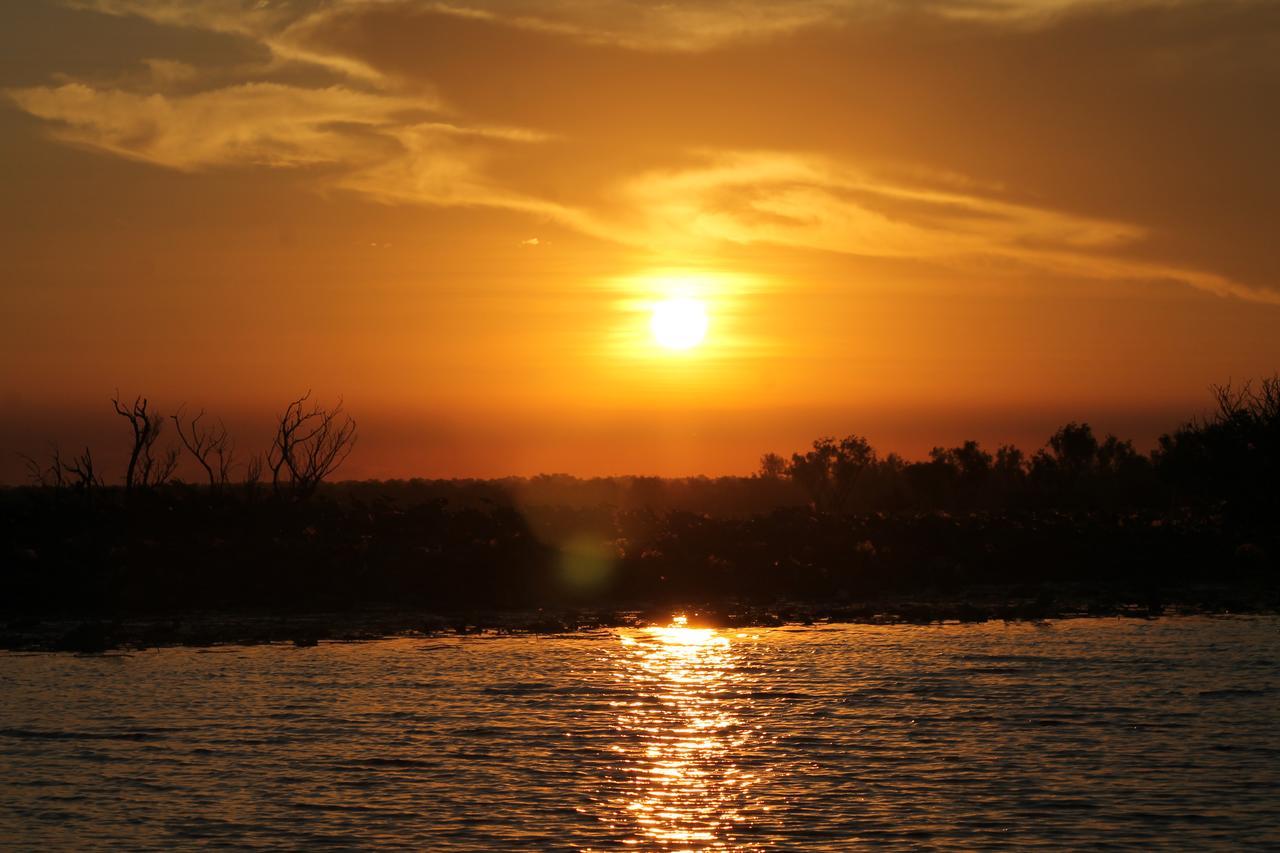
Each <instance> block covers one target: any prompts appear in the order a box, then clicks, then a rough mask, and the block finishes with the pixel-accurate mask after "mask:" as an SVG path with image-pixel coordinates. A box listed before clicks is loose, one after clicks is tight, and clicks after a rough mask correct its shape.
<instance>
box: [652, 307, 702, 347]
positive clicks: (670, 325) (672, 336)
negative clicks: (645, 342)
mask: <svg viewBox="0 0 1280 853" xmlns="http://www.w3.org/2000/svg"><path fill="white" fill-rule="evenodd" d="M649 328H650V330H652V331H653V339H654V340H655V341H657V342H658V345H659V346H662V347H666V348H667V349H671V350H686V349H692V348H693V347H696V346H697V345H698V344H700V343H702V339H703V338H705V337H706V336H707V306H706V304H705V303H703V302H701V301H699V300H697V299H690V298H689V297H687V296H678V297H674V298H672V299H664V300H663V301H661V302H658V303H656V304H655V305H654V306H653V316H652V317H650V318H649Z"/></svg>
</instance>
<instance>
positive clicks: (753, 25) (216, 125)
mask: <svg viewBox="0 0 1280 853" xmlns="http://www.w3.org/2000/svg"><path fill="white" fill-rule="evenodd" d="M69 2H70V4H71V5H74V6H76V7H78V8H83V9H91V10H93V11H96V12H99V13H104V14H110V15H116V16H133V17H138V18H145V19H146V20H148V21H151V22H154V23H158V24H162V25H165V26H173V27H184V28H192V29H199V30H207V31H209V32H216V33H222V34H230V35H234V36H237V37H240V38H244V39H248V40H251V41H252V42H254V43H255V44H258V45H261V46H262V47H263V48H265V50H266V51H267V52H268V55H269V56H270V57H271V60H270V62H271V63H272V64H273V65H276V66H279V65H293V66H306V67H312V68H319V69H324V70H325V72H326V74H324V75H320V77H323V78H324V79H319V78H317V79H315V80H313V81H311V82H307V80H308V79H310V78H307V77H306V76H305V75H303V76H302V77H301V78H291V79H290V80H289V81H288V82H281V81H280V80H278V79H270V78H269V77H264V73H263V72H264V70H263V69H261V68H258V69H253V68H241V67H228V68H224V69H220V70H219V73H218V74H214V75H211V76H204V75H202V73H201V72H198V71H197V69H195V68H194V67H192V66H188V65H186V64H185V63H183V62H181V61H179V60H177V59H172V58H165V59H155V58H150V57H139V58H138V62H139V63H145V65H146V67H147V69H148V74H147V75H145V76H143V77H141V78H135V79H133V80H131V81H125V82H121V81H120V80H116V81H114V82H112V81H105V82H104V81H103V80H92V79H72V80H64V81H63V82H59V83H57V84H54V85H46V86H33V87H25V88H20V89H11V90H9V91H8V92H7V94H8V97H9V98H10V100H11V101H12V102H13V103H15V104H16V105H17V106H18V107H20V108H21V109H22V110H24V111H25V112H27V113H29V114H30V115H33V116H36V117H37V118H40V119H42V120H45V121H46V122H48V123H49V128H50V133H51V134H52V135H53V136H54V137H55V138H57V139H59V140H61V141H63V142H66V143H69V144H74V145H80V146H85V147H91V148H95V149H99V150H102V151H107V152H110V153H112V154H115V155H118V156H121V157H126V158H129V159H132V160H138V161H143V162H148V163H153V164H155V165H157V166H162V167H166V168H172V169H178V170H183V171H195V170H203V169H213V168H220V167H247V166H256V167H265V168H298V167H309V166H324V167H327V168H325V169H323V170H320V173H318V176H317V177H316V178H315V180H317V181H318V182H319V183H318V184H317V187H318V188H322V189H331V188H335V187H336V188H339V189H342V190H346V191H350V192H354V193H357V194H360V195H363V196H365V197H368V198H371V199H375V200H377V201H380V202H384V203H396V204H422V205H437V206H489V207H496V208H502V209H507V210H516V211H523V212H526V213H528V214H530V215H532V216H535V217H538V218H540V219H550V220H553V221H556V222H559V223H560V224H562V225H564V226H567V227H569V228H571V229H576V230H578V231H581V232H583V233H586V234H589V235H592V236H594V237H597V238H601V239H604V240H609V241H613V242H617V243H621V244H626V245H630V246H637V247H644V248H646V249H659V250H661V251H662V252H664V253H666V254H678V253H686V254H690V255H696V254H698V253H701V252H704V251H707V250H709V249H713V248H714V247H715V246H716V245H720V244H726V243H728V244H739V245H749V244H757V243H759V244H770V245H782V246H789V247H797V248H807V249H814V250H820V251H825V252H840V253H847V254H853V255H867V256H875V257H886V258H911V259H923V260H929V261H934V262H938V263H942V264H951V265H959V266H964V265H971V264H980V265H982V266H983V268H984V269H986V268H990V265H991V262H992V260H993V259H994V260H997V261H1001V262H1006V263H1008V264H1012V265H1017V266H1020V267H1031V268H1039V269H1044V270H1051V271H1054V272H1059V273H1068V274H1071V275H1080V276H1091V277H1099V278H1142V279H1169V280H1176V281H1181V282H1184V283H1186V284H1189V285H1192V286H1194V287H1198V288H1201V289H1204V290H1209V291H1212V292H1215V293H1221V294H1230V295H1235V296H1240V297H1243V298H1248V299H1260V300H1266V301H1275V299H1276V297H1275V296H1274V294H1273V292H1272V291H1270V290H1267V289H1261V288H1258V287H1249V286H1245V285H1244V284H1241V283H1239V282H1236V281H1234V280H1232V279H1231V278H1230V277H1229V276H1227V275H1221V274H1218V273H1215V272H1212V271H1206V270H1203V269H1198V268H1195V267H1194V266H1192V265H1187V264H1180V263H1176V262H1174V261H1168V262H1161V261H1157V260H1152V259H1150V258H1146V259H1143V260H1136V259H1135V257H1136V254H1135V252H1134V251H1133V250H1134V249H1135V248H1136V247H1140V246H1141V245H1142V244H1143V243H1144V241H1146V240H1148V238H1150V237H1151V235H1152V229H1151V226H1150V225H1145V224H1142V223H1141V222H1138V221H1134V220H1132V219H1130V218H1128V217H1126V216H1123V215H1117V216H1110V217H1109V216H1100V215H1085V214H1082V213H1079V212H1071V206H1070V205H1067V204H1056V205H1055V203H1054V202H1053V200H1052V199H1051V198H1037V197H1036V196H1035V194H1033V193H1022V194H1021V196H1018V195H1015V194H1011V193H1010V192H1008V191H1006V190H1005V189H1004V188H1002V187H1000V186H998V185H992V184H990V183H984V182H983V181H981V180H976V179H971V178H969V177H966V176H965V175H964V173H963V170H956V169H954V168H953V167H948V166H947V165H946V164H945V163H944V164H940V163H937V162H933V163H928V162H920V161H912V160H910V159H904V160H902V161H900V162H897V163H893V164H892V166H893V167H894V168H893V171H892V172H890V171H887V170H886V169H884V168H877V169H872V168H868V167H867V166H865V164H863V163H862V162H861V161H860V160H859V158H858V156H857V155H856V154H854V153H852V152H848V153H842V152H840V151H833V150H830V149H828V150H825V151H821V152H819V151H817V150H816V149H809V150H806V149H804V148H803V147H801V146H799V145H797V147H796V149H795V150H790V151H780V150H777V149H776V147H772V148H771V147H769V146H756V145H750V144H745V145H736V146H735V145H733V144H726V143H724V141H723V140H722V141H720V142H719V143H718V144H714V145H705V146H702V147H701V148H698V149H695V150H693V151H689V150H687V148H686V147H684V146H679V145H672V146H671V148H670V150H668V151H666V152H662V153H659V154H653V153H650V154H649V156H648V161H647V162H646V163H645V164H643V165H641V164H639V163H637V164H635V165H631V166H626V165H624V166H620V167H618V168H617V169H614V170H613V171H611V172H610V173H609V175H608V176H607V177H604V178H601V177H599V176H598V175H597V176H596V177H595V178H594V179H593V180H594V181H595V184H594V185H593V186H592V187H591V192H577V193H568V194H562V193H558V192H556V191H555V184H556V183H557V182H570V181H576V180H578V177H577V175H575V174H572V173H571V169H569V170H566V167H565V166H564V155H563V152H564V151H565V150H568V151H580V152H581V154H582V155H583V157H584V158H589V157H590V156H591V155H592V153H593V152H591V151H590V150H589V148H588V147H587V146H588V145H589V144H590V143H589V142H587V141H584V140H580V139H573V138H564V137H562V136H560V135H558V134H557V133H551V132H548V131H546V130H543V129H541V128H539V127H537V126H517V124H518V123H510V124H508V123H501V122H494V121H492V120H489V119H487V118H484V117H481V116H478V115H474V114H469V113H468V111H467V110H466V109H465V107H464V106H463V105H459V104H456V103H451V102H450V101H449V100H448V97H449V93H448V91H447V84H448V83H449V81H447V80H439V81H435V80H423V79H415V80H413V81H412V82H410V81H408V80H404V79H401V78H400V77H398V76H397V75H396V74H394V73H391V72H390V71H386V70H383V69H380V68H379V67H378V62H377V61H376V56H371V55H368V54H367V53H365V54H360V53H358V52H352V51H349V50H344V49H343V48H341V47H338V46H335V41H334V40H333V39H326V38H321V37H319V36H318V34H319V33H321V31H330V30H332V28H333V27H334V26H336V25H338V24H342V23H343V22H344V21H345V22H346V24H347V25H350V28H352V29H355V30H358V29H359V26H358V24H352V23H351V20H355V19H356V18H358V16H359V15H361V14H364V13H369V12H379V13H385V12H388V11H392V12H398V13H403V14H405V15H422V14H424V13H427V14H431V15H436V16H444V17H446V18H460V17H461V18H470V19H474V20H477V21H481V22H487V24H492V25H493V26H495V27H503V28H506V29H507V30H517V31H519V30H524V31H537V32H539V33H542V34H544V35H545V34H548V33H550V34H554V35H555V36H557V37H563V38H564V39H566V40H572V41H576V42H585V43H590V44H597V45H609V46H612V47H613V48H615V49H618V50H622V51H676V52H689V51H715V50H717V49H719V48H721V47H723V46H724V45H726V44H729V43H731V42H738V41H751V40H760V39H765V38H770V37H775V36H785V35H786V34H788V33H794V32H798V31H800V30H803V29H805V28H809V27H816V26H819V25H822V24H834V23H838V22H842V21H844V22H847V21H849V20H851V19H854V18H857V17H859V16H861V17H866V16H873V17H874V16H885V15H892V14H895V12H894V11H893V9H894V8H895V7H893V6H891V5H889V4H886V3H884V2H880V1H879V0H862V2H857V0H849V2H833V1H828V0H807V1H806V2H801V3H796V4H776V3H764V2H743V0H716V1H715V2H704V3H692V4H679V5H676V4H658V5H655V4H650V3H643V2H631V0H604V2H602V3H582V2H576V1H575V0H560V1H559V2H551V3H544V2H533V0H505V2H495V0H470V2H447V3H407V2H404V0H327V2H321V0H69ZM909 5H910V6H911V8H912V9H913V10H914V12H917V13H920V14H931V15H934V18H935V21H936V20H939V19H954V18H963V19H964V20H965V22H966V23H965V24H964V26H966V27H968V26H973V25H974V24H973V21H974V20H986V21H1000V22H1008V21H1017V22H1020V23H1023V24H1031V25H1040V24H1045V22H1046V21H1048V20H1050V19H1051V18H1052V17H1053V16H1054V15H1058V14H1063V13H1064V10H1068V9H1071V8H1075V7H1078V6H1082V5H1084V4H1082V3H1077V2H1074V0H1051V2H1038V0H1037V2H1032V0H1005V1H1004V2H987V1H986V0H981V2H978V0H952V2H936V1H935V2H930V0H921V1H920V2H918V3H913V4H909ZM898 8H901V7H900V6H899V7H898ZM437 20H438V18H437ZM836 29H838V27H837V28H836ZM341 43H342V42H341V41H338V42H336V44H341ZM792 56H793V57H794V54H792ZM502 61H504V59H503V58H502V57H496V56H487V55H477V56H476V59H475V62H476V63H477V71H478V72H480V71H482V70H483V69H482V66H483V65H484V64H485V63H495V62H502ZM656 61H661V59H658V60H656ZM628 67H632V66H628ZM836 67H837V68H838V67H840V66H836ZM237 75H238V78H237ZM334 75H337V76H336V77H335V76H334ZM335 79H336V80H338V81H340V82H338V83H335V82H334V80H335ZM433 84H439V86H440V87H441V88H440V91H443V92H444V94H443V95H440V94H436V89H435V88H434V87H433ZM499 84H500V80H499V82H498V83H495V85H499ZM202 85H203V86H204V88H201V87H202ZM639 94H641V95H645V94H647V93H643V92H641V93H639ZM749 94H750V93H744V98H746V99H748V100H749ZM570 97H572V93H560V92H551V93H548V94H547V98H548V99H549V100H557V99H559V100H563V99H565V98H570ZM619 97H624V95H623V94H622V93H620V94H619ZM530 114H531V115H534V116H535V119H534V120H533V121H532V122H531V124H536V110H535V111H533V113H530ZM976 120H977V119H975V121H976ZM814 121H815V122H817V123H819V124H820V123H821V117H820V116H817V117H814ZM548 143H554V145H550V144H548ZM575 146H577V147H575ZM553 147H554V148H558V149H559V151H560V157H561V159H560V160H559V161H556V163H554V164H553V162H552V160H551V159H550V155H548V159H546V160H545V161H544V160H543V159H540V152H542V151H543V150H544V149H551V148H553ZM922 150H923V149H922ZM933 150H936V146H934V147H933ZM513 151H518V152H520V155H519V156H520V157H521V158H522V159H521V162H522V163H523V164H524V165H525V166H526V169H525V173H526V174H527V173H528V172H530V171H533V172H539V171H541V170H543V169H544V168H545V170H546V176H545V178H544V179H543V180H541V181H534V182H531V181H528V180H522V179H521V177H520V176H515V177H513V174H512V170H511V169H510V167H509V166H510V164H509V163H505V158H507V157H508V155H509V154H510V153H511V152H513ZM544 163H545V166H544ZM655 163H665V164H666V165H661V166H655ZM503 165H505V166H506V168H505V169H504V168H500V166H503ZM878 165H879V166H883V165H884V164H883V163H881V164H878ZM913 174H914V175H919V176H927V178H924V177H922V178H921V179H919V180H913V179H911V177H910V176H911V175H913ZM887 175H892V177H887ZM940 175H941V176H943V177H939V176H940ZM904 176H906V177H904ZM567 197H568V198H571V199H572V200H566V198H567ZM1014 198H1017V199H1018V200H1016V201H1014V200H1011V199H1014Z"/></svg>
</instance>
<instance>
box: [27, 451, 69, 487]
mask: <svg viewBox="0 0 1280 853" xmlns="http://www.w3.org/2000/svg"><path fill="white" fill-rule="evenodd" d="M18 456H19V457H20V458H21V459H22V461H23V462H24V463H25V464H26V466H27V479H28V480H30V481H31V484H32V485H33V486H40V487H42V488H44V487H53V488H54V489H61V488H62V487H63V486H65V485H66V466H65V465H63V463H62V451H61V450H60V449H59V448H58V445H57V442H51V443H50V444H49V464H48V465H47V466H46V465H45V464H44V463H42V462H41V461H40V460H38V459H36V458H35V457H34V456H28V455H27V454H25V453H19V454H18Z"/></svg>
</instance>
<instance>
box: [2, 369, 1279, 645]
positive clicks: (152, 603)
mask: <svg viewBox="0 0 1280 853" xmlns="http://www.w3.org/2000/svg"><path fill="white" fill-rule="evenodd" d="M1214 394H1215V400H1216V403H1217V410H1216V411H1215V412H1214V414H1213V415H1211V416H1209V417H1207V418H1204V419H1201V420H1196V421H1190V422H1187V423H1185V424H1183V425H1182V426H1180V427H1179V428H1177V429H1176V430H1174V431H1173V432H1171V433H1169V434H1167V435H1165V436H1162V437H1161V439H1160V441H1159V444H1158V446H1157V447H1156V448H1155V449H1154V450H1153V451H1152V452H1151V453H1142V452H1140V451H1138V450H1137V449H1135V448H1134V446H1133V445H1132V443H1131V442H1129V441H1122V440H1120V439H1118V438H1116V437H1115V436H1111V435H1106V436H1102V437H1098V436H1097V435H1096V434H1095V433H1094V432H1093V430H1092V429H1091V427H1090V426H1089V425H1088V424H1085V423H1071V424H1067V425H1065V426H1063V427H1062V428H1061V429H1059V430H1057V431H1056V432H1055V433H1054V434H1053V435H1051V436H1049V437H1048V439H1047V441H1046V443H1045V445H1044V446H1043V447H1042V448H1040V449H1038V450H1037V451H1036V452H1034V453H1032V454H1030V455H1026V454H1024V453H1023V452H1022V451H1021V450H1019V449H1018V448H1016V447H1009V446H1005V447H999V448H996V449H995V451H994V453H993V452H990V451H987V450H985V449H983V448H982V447H981V446H979V445H978V444H977V443H976V442H972V441H966V442H964V443H962V444H959V445H957V446H954V447H949V448H946V447H938V448H935V449H934V450H933V451H932V452H931V453H930V454H929V457H928V458H927V459H925V460H921V461H907V460H904V459H902V458H900V457H898V456H896V455H894V454H889V455H886V456H883V457H881V456H880V455H878V454H877V453H876V451H875V450H874V448H872V447H871V445H870V444H869V442H867V441H866V440H865V439H864V438H862V437H859V436H857V435H850V436H847V437H845V438H843V439H839V440H837V439H833V438H820V439H818V440H817V441H815V442H814V443H813V445H812V447H811V448H809V449H807V450H805V451H803V452H796V453H793V454H792V455H791V456H790V458H789V459H786V458H784V457H783V456H781V455H779V454H766V455H765V456H764V457H762V460H761V467H760V471H759V473H758V474H757V475H756V476H752V477H723V478H716V479H711V478H702V477H699V478H685V479H665V480H664V479H658V478H650V477H622V478H596V479H586V480H584V479H577V478H574V477H569V476H566V475H548V476H541V477H534V478H509V479H505V480H489V481H438V480H437V481H431V480H408V481H390V482H348V483H338V484H333V483H326V482H325V479H326V478H327V477H328V476H330V475H331V474H332V473H333V472H334V471H335V470H336V468H337V466H338V465H340V464H341V462H342V461H343V460H344V459H345V458H346V456H347V454H348V453H349V452H350V450H351V446H352V444H353V443H354V441H355V437H356V433H355V422H354V420H352V419H350V418H349V417H347V416H346V415H345V414H344V413H343V411H342V407H341V405H339V406H337V407H335V408H333V409H325V408H323V407H320V406H317V405H315V404H312V403H310V402H309V396H303V397H301V398H299V399H298V400H295V401H293V402H292V403H290V404H289V405H288V406H287V407H286V408H285V410H284V411H283V412H282V414H281V415H280V417H279V418H278V420H277V431H276V434H275V436H274V438H273V439H272V440H271V444H270V448H269V450H268V451H267V453H266V454H265V455H264V456H261V457H254V456H250V457H249V462H248V464H247V465H245V466H244V469H243V476H242V478H241V481H240V482H239V483H233V482H232V479H233V478H232V476H231V471H232V470H233V467H232V466H233V460H234V455H233V449H232V445H231V441H230V437H229V436H228V435H227V432H226V430H225V428H222V427H221V426H220V425H219V426H217V427H210V426H206V425H204V424H203V422H202V418H203V416H204V413H203V412H201V413H200V414H199V415H197V416H195V417H194V418H191V419H187V418H186V417H185V415H184V414H183V413H182V411H181V410H180V411H179V413H178V414H177V415H175V416H173V417H172V420H173V421H174V423H175V427H176V431H177V433H178V437H179V441H180V446H181V447H182V448H184V449H185V450H186V451H187V452H188V453H189V454H190V455H191V456H192V457H193V458H194V460H195V462H196V463H197V464H198V467H199V469H200V470H201V471H202V472H203V475H204V477H203V478H204V479H206V480H207V481H208V482H207V484H201V485H193V484H185V483H182V482H179V481H175V480H173V479H172V473H173V469H172V467H171V465H170V463H169V461H168V459H169V455H168V451H163V450H159V449H157V448H156V443H157V436H158V435H159V424H160V423H161V419H160V416H159V415H157V414H156V413H155V412H154V411H153V410H152V409H151V407H150V406H149V405H148V403H147V401H146V399H145V398H141V397H139V398H137V399H136V400H135V401H134V403H133V404H131V405H127V406H126V405H123V404H121V403H120V402H119V401H118V400H116V401H114V405H115V406H116V408H117V411H119V412H120V413H121V415H122V417H124V418H126V419H127V420H128V422H129V425H130V428H131V429H130V433H131V442H132V443H131V448H132V453H131V455H130V461H129V467H128V470H127V471H126V472H125V475H124V477H123V481H122V483H121V485H120V486H107V485H104V483H103V478H102V474H101V472H100V471H98V470H97V469H95V467H94V465H93V461H92V456H91V454H90V452H89V450H88V449H86V450H85V451H84V453H83V454H81V455H79V456H77V457H76V458H75V459H73V460H71V461H67V460H66V459H64V458H63V457H62V455H61V454H60V453H59V451H58V449H57V448H56V446H54V447H52V448H51V450H50V452H49V458H48V460H47V461H45V462H40V461H37V460H35V459H29V460H28V467H29V471H30V474H31V477H32V483H33V485H32V486H30V487H20V488H10V489H5V490H3V491H0V549H2V550H0V555H3V560H4V563H3V575H2V576H0V600H2V601H3V606H2V612H3V613H4V615H5V616H6V618H8V619H9V622H10V625H11V626H12V624H14V623H15V620H16V621H17V622H22V621H23V620H27V621H30V620H32V619H41V618H49V617H53V616H71V617H75V618H91V617H92V618H107V617H119V616H121V615H128V614H171V615H172V614H181V613H190V612H194V611H220V612H248V611H252V610H255V609H256V610H266V611H269V612H284V611H291V612H317V611H322V610H323V611H331V610H351V609H352V608H362V607H369V606H384V607H387V606H394V607H400V608H416V609H420V610H425V611H431V612H437V613H443V612H461V611H466V610H468V609H476V608H500V609H501V608H506V609H517V608H522V609H533V608H558V607H581V606H591V607H609V608H621V607H635V606H649V605H666V604H675V603H682V602H683V603H702V604H704V605H706V604H708V603H711V605H710V606H715V607H720V608H722V609H723V608H727V607H731V606H743V607H748V606H754V607H760V606H766V605H768V603H769V602H778V601H787V600H790V601H807V602H811V603H814V602H816V603H819V604H821V605H822V606H823V607H827V608H832V607H835V608H843V609H842V610H841V612H846V613H852V612H855V611H856V612H863V611H862V610H858V609H857V608H858V606H860V605H857V604H856V603H857V602H867V601H871V600H876V599H883V597H885V596H897V597H898V598H899V599H902V598H903V597H904V596H905V597H914V598H919V597H931V599H932V600H934V601H938V600H946V601H950V602H951V609H950V610H945V609H944V610H934V611H930V612H935V613H951V614H952V615H955V614H956V613H960V614H962V615H963V614H964V613H968V614H970V615H973V613H977V612H979V611H975V610H972V609H969V610H966V609H964V608H967V607H970V605H969V604H966V603H965V602H969V601H972V600H975V598H974V597H975V596H978V597H981V596H986V599H985V600H987V601H988V602H989V603H990V601H992V600H993V598H992V597H993V596H994V600H996V601H997V604H993V605H990V606H989V607H987V609H986V610H981V611H980V612H982V613H988V614H1004V615H1010V614H1012V615H1021V616H1037V615H1039V616H1044V615H1053V614H1054V613H1058V612H1062V611H1063V610H1068V609H1071V608H1075V609H1077V610H1079V609H1081V608H1083V609H1085V610H1090V609H1092V610H1093V611H1095V612H1109V611H1108V608H1112V609H1114V607H1115V606H1117V605H1118V603H1122V602H1128V603H1133V602H1139V603H1140V604H1141V607H1142V608H1143V612H1159V610H1160V609H1161V608H1162V607H1163V606H1164V604H1165V603H1167V602H1174V601H1178V602H1182V603H1184V604H1187V605H1188V606H1202V607H1207V608H1210V609H1251V608H1257V607H1274V606H1275V605H1276V604H1277V581H1278V580H1280V571H1278V569H1277V566H1278V561H1277V555H1280V536H1278V534H1277V530H1278V528H1277V524H1276V519H1277V511H1278V510H1280V501H1278V490H1277V474H1278V473H1280V471H1277V465H1278V464H1280V379H1277V378H1272V379H1268V380H1265V381H1264V382H1262V383H1260V384H1259V385H1257V386H1253V385H1244V386H1242V387H1239V388H1232V387H1222V388H1216V389H1214ZM262 459H265V464H266V467H267V470H269V471H270V474H271V478H270V480H271V485H272V488H271V489H270V490H262V489H260V488H259V486H258V482H259V479H260V477H261V476H262V468H261V461H260V460H262ZM255 461H256V462H257V464H256V465H255ZM1210 589H1212V590H1216V591H1213V592H1207V591H1206V590H1210ZM1015 599H1016V600H1017V601H1018V602H1021V603H1017V604H1014V603H1010V602H1014V601H1015ZM999 601H1004V602H1005V603H1004V604H1000V603H999ZM1068 601H1071V602H1074V604H1071V605H1070V606H1068V604H1067V602H1068ZM956 607H959V608H960V609H959V610H956V609H955V608H956ZM850 608H852V609H850ZM1001 608H1003V609H1001Z"/></svg>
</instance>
